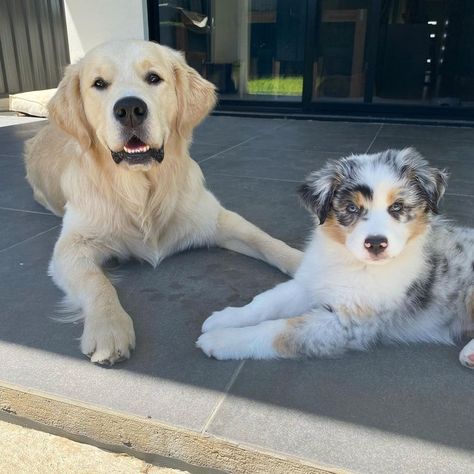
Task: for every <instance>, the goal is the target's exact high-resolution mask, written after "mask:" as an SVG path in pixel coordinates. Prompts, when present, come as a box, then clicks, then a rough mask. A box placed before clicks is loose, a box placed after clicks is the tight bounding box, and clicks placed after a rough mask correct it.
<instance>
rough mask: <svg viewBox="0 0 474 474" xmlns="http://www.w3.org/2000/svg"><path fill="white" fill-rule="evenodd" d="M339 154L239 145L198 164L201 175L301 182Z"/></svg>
mask: <svg viewBox="0 0 474 474" xmlns="http://www.w3.org/2000/svg"><path fill="white" fill-rule="evenodd" d="M340 156H341V155H340V153H331V152H324V151H320V150H282V149H274V148H272V149H270V148H262V149H257V150H255V149H254V147H253V145H251V144H246V145H240V146H238V147H236V148H233V149H232V150H229V151H225V152H223V153H221V154H220V155H219V156H217V157H216V158H211V159H210V160H207V161H205V162H204V163H202V165H201V167H202V169H203V171H204V173H208V172H209V173H223V174H226V175H234V176H242V177H248V178H266V179H281V180H289V181H295V182H296V183H300V182H303V180H304V178H305V177H306V175H307V174H308V173H309V172H310V171H313V170H316V169H319V168H321V167H322V166H323V165H324V164H325V163H326V161H327V160H329V159H336V158H339V157H340Z"/></svg>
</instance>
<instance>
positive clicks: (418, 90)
mask: <svg viewBox="0 0 474 474" xmlns="http://www.w3.org/2000/svg"><path fill="white" fill-rule="evenodd" d="M148 3H149V16H150V35H151V39H157V40H159V41H160V42H161V43H163V44H167V45H169V46H172V47H174V48H177V49H180V50H182V51H184V52H185V54H186V58H187V60H188V62H189V63H190V64H191V65H192V66H193V67H194V68H196V69H197V70H198V71H199V72H200V73H201V74H202V75H203V76H204V77H206V78H207V79H209V80H210V81H212V82H213V83H214V84H216V86H217V88H218V90H219V95H220V104H221V107H226V106H228V107H230V108H232V107H234V106H235V107H246V110H251V109H252V108H255V109H257V108H258V107H264V108H266V109H268V108H270V109H271V107H275V106H276V107H280V108H281V107H283V108H284V107H287V108H288V109H291V110H293V111H295V110H300V111H308V112H319V111H324V112H330V111H331V110H334V111H339V112H340V111H346V112H347V113H351V112H356V113H357V112H358V111H362V113H367V112H370V111H373V112H377V111H380V110H383V111H385V112H386V113H390V111H395V110H396V111H398V113H399V114H403V107H404V106H408V107H409V108H406V111H407V113H412V112H413V111H414V110H415V109H416V108H417V107H418V109H416V110H418V111H424V112H423V113H424V114H425V115H429V114H430V113H431V112H429V110H432V111H436V113H440V111H441V112H447V111H448V114H446V113H445V114H444V115H449V110H455V111H457V112H456V113H458V114H459V113H461V112H464V115H465V116H468V114H469V112H471V111H473V110H472V107H473V106H474V56H473V55H474V0H173V1H163V0H149V2H148ZM158 22H159V23H158ZM433 113H434V112H433Z"/></svg>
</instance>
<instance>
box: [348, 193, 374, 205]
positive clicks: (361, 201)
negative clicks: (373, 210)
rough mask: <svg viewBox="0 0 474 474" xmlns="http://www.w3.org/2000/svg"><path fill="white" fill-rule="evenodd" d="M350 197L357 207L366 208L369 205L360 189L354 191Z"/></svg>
mask: <svg viewBox="0 0 474 474" xmlns="http://www.w3.org/2000/svg"><path fill="white" fill-rule="evenodd" d="M352 199H353V201H354V204H355V205H356V206H357V207H359V208H364V209H368V208H369V207H370V205H371V202H370V201H369V200H368V199H367V198H366V197H365V196H364V195H363V194H362V193H361V192H360V191H356V192H355V193H354V194H353V198H352Z"/></svg>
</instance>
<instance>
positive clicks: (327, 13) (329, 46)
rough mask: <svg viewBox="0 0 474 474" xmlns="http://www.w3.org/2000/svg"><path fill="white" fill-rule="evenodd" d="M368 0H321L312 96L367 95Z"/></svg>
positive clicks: (344, 97) (359, 97)
mask: <svg viewBox="0 0 474 474" xmlns="http://www.w3.org/2000/svg"><path fill="white" fill-rule="evenodd" d="M369 3H370V1H369V0H322V1H320V2H319V5H320V7H319V10H320V11H319V13H318V18H319V24H318V26H317V27H316V38H315V46H314V59H313V100H318V101H319V100H324V99H326V100H338V99H342V100H344V101H356V102H360V101H362V99H363V96H364V85H365V74H364V71H365V49H366V34H367V21H368V8H369Z"/></svg>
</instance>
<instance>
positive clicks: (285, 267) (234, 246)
mask: <svg viewBox="0 0 474 474" xmlns="http://www.w3.org/2000/svg"><path fill="white" fill-rule="evenodd" d="M217 245H219V247H224V248H226V249H229V250H233V251H234V252H239V253H243V254H244V255H249V256H250V257H254V258H258V259H260V260H264V261H265V262H267V263H269V264H270V265H273V266H275V267H277V268H279V269H280V270H281V271H282V272H283V273H286V274H288V275H290V276H293V275H294V274H295V272H296V269H297V268H298V266H299V264H300V263H301V259H302V257H303V253H302V252H301V251H299V250H296V249H293V248H291V247H289V246H288V245H286V244H285V243H284V242H282V241H281V240H277V239H274V238H273V237H270V236H269V235H268V234H267V233H265V232H263V230H261V229H259V228H258V227H257V226H255V225H253V224H251V223H250V222H248V221H246V220H245V219H244V218H243V217H241V216H239V215H238V214H236V213H235V212H232V211H228V210H227V209H224V208H221V210H220V213H219V218H218V224H217Z"/></svg>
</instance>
